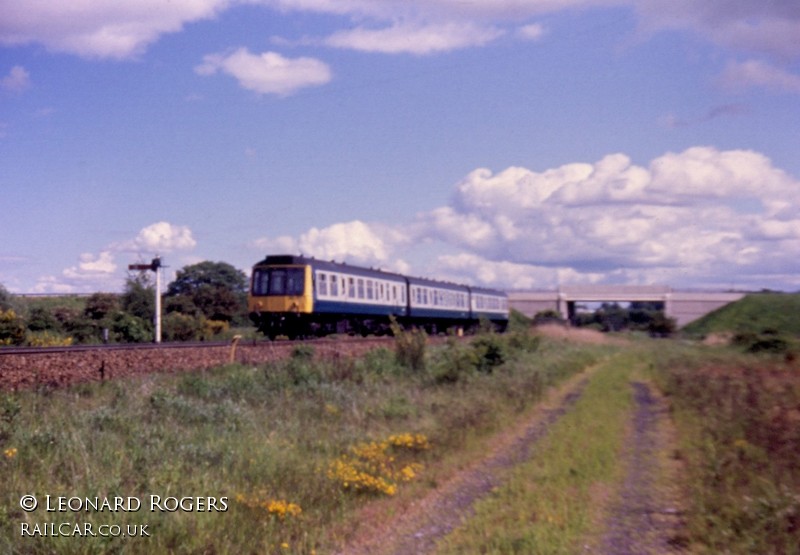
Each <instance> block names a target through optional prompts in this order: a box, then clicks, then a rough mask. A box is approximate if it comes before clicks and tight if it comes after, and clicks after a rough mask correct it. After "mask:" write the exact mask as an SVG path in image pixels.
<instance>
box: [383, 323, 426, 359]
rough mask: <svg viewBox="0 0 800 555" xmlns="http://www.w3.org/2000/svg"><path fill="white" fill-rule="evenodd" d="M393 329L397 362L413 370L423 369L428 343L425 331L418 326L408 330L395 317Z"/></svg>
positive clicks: (392, 324)
mask: <svg viewBox="0 0 800 555" xmlns="http://www.w3.org/2000/svg"><path fill="white" fill-rule="evenodd" d="M391 329H392V334H393V335H394V340H395V354H396V357H397V362H398V363H399V364H400V365H402V366H405V367H406V368H409V369H411V370H422V369H423V368H424V367H425V347H426V345H427V343H428V335H427V334H426V333H425V331H424V330H421V329H418V328H413V329H411V330H408V331H406V330H404V329H403V327H402V326H400V324H398V323H397V321H396V320H394V319H392V322H391Z"/></svg>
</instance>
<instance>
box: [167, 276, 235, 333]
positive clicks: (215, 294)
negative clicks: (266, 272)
mask: <svg viewBox="0 0 800 555" xmlns="http://www.w3.org/2000/svg"><path fill="white" fill-rule="evenodd" d="M167 297H168V298H173V299H174V298H182V299H181V301H180V305H178V304H172V303H170V302H169V301H168V306H170V307H174V308H177V307H178V306H181V307H182V309H187V310H188V309H190V308H191V307H190V305H189V304H188V303H187V302H186V301H187V300H188V301H191V304H192V305H194V306H195V307H197V309H198V310H199V311H200V313H201V314H202V315H203V316H205V317H206V318H208V319H209V320H220V321H224V322H231V321H236V322H237V323H239V322H246V321H247V319H246V316H247V276H246V275H245V274H244V272H242V271H241V270H237V269H236V268H234V267H233V266H231V265H230V264H228V263H226V262H208V261H206V262H200V263H199V264H193V265H190V266H185V267H184V268H183V269H181V270H178V273H177V275H176V277H175V280H174V281H173V282H171V283H170V284H169V287H168V288H167ZM168 310H169V309H168ZM172 311H175V310H172Z"/></svg>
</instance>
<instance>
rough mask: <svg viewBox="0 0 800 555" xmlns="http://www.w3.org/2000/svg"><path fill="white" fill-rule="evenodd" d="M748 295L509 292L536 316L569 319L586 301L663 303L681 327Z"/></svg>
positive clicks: (624, 289)
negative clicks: (549, 314) (550, 313)
mask: <svg viewBox="0 0 800 555" xmlns="http://www.w3.org/2000/svg"><path fill="white" fill-rule="evenodd" d="M744 296H745V293H740V292H713V291H679V290H674V289H672V288H671V287H668V286H665V285H562V286H560V287H559V288H558V289H557V290H555V291H514V292H510V293H509V294H508V300H509V304H510V305H511V308H513V309H516V310H518V311H519V312H521V313H523V314H524V315H525V316H528V317H531V318H532V317H533V316H535V315H536V313H538V312H542V311H544V310H554V311H556V312H559V313H560V314H561V317H562V318H565V319H568V318H570V317H572V316H573V315H574V314H575V310H576V305H578V304H582V303H597V302H608V303H614V302H616V303H629V302H636V301H640V302H659V303H663V306H664V313H665V315H666V316H667V317H668V318H674V319H675V321H676V322H677V324H678V327H682V326H685V325H686V324H688V323H689V322H691V321H693V320H697V319H698V318H700V317H701V316H704V315H706V314H708V313H709V312H712V311H714V310H716V309H718V308H720V307H722V306H725V305H726V304H728V303H732V302H735V301H738V300H739V299H741V298H742V297H744Z"/></svg>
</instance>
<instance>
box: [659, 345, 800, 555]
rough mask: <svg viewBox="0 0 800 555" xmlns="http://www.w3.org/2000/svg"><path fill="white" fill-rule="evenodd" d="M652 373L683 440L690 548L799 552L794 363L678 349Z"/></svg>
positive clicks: (799, 391)
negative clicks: (668, 403)
mask: <svg viewBox="0 0 800 555" xmlns="http://www.w3.org/2000/svg"><path fill="white" fill-rule="evenodd" d="M653 375H654V376H655V379H657V380H658V382H659V383H660V386H661V388H662V390H663V391H664V392H665V394H667V395H668V396H669V397H670V401H671V404H672V406H673V409H674V412H673V414H674V418H675V421H676V424H677V426H678V430H679V433H680V437H681V445H680V456H681V458H682V459H683V462H684V463H685V473H684V475H685V478H686V481H687V484H686V487H687V489H688V491H691V492H692V495H691V498H690V503H691V506H690V510H689V511H688V514H687V525H688V534H689V541H690V543H691V547H692V550H693V552H698V553H763V554H791V553H800V547H799V546H800V542H798V538H800V493H798V492H800V466H798V460H800V368H798V366H797V364H796V362H795V363H791V364H790V363H787V362H786V361H783V360H781V359H779V358H776V357H772V356H753V355H743V354H741V353H736V352H734V351H733V350H708V349H697V348H683V349H673V350H672V351H671V353H670V354H669V356H665V357H662V358H660V359H659V360H658V363H657V364H656V366H655V367H654V371H653Z"/></svg>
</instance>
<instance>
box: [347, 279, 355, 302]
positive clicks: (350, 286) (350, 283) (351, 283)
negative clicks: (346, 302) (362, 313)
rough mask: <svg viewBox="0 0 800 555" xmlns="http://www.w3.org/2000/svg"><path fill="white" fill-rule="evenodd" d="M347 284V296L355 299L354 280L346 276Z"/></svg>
mask: <svg viewBox="0 0 800 555" xmlns="http://www.w3.org/2000/svg"><path fill="white" fill-rule="evenodd" d="M347 286H348V287H347V289H348V291H347V296H348V297H350V298H351V299H355V298H356V280H354V279H353V278H347Z"/></svg>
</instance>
